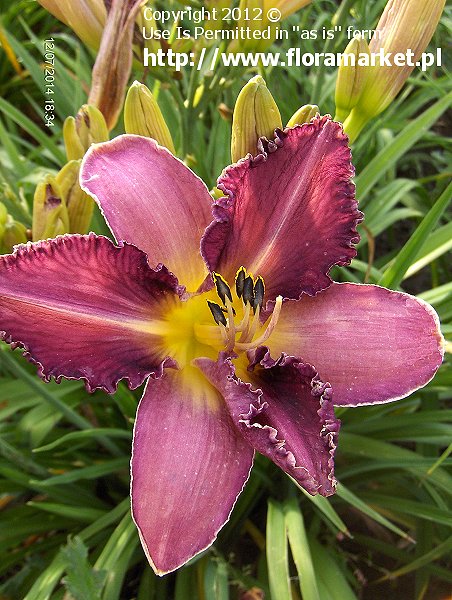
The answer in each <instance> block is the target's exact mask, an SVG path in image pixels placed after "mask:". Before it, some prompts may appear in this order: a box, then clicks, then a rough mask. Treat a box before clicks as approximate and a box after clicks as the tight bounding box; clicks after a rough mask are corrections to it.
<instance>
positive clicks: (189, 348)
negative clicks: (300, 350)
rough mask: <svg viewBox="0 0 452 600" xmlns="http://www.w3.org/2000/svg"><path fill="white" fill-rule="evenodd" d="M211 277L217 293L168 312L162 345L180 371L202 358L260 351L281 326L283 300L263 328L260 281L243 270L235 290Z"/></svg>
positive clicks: (262, 286) (279, 300) (188, 301)
mask: <svg viewBox="0 0 452 600" xmlns="http://www.w3.org/2000/svg"><path fill="white" fill-rule="evenodd" d="M212 277H213V281H214V284H215V288H214V289H212V290H211V291H209V292H206V293H204V294H200V295H198V296H193V297H191V298H189V299H188V300H187V301H186V302H180V301H178V302H177V304H176V305H174V304H172V306H171V307H170V308H169V310H167V311H165V313H166V314H165V317H166V318H165V322H164V323H161V325H162V331H161V333H162V338H163V339H162V342H163V345H164V347H165V350H166V352H167V353H169V354H170V355H171V356H172V357H173V358H174V359H175V360H176V361H177V363H178V365H179V367H181V368H182V367H184V366H186V365H187V364H188V363H189V362H190V361H191V360H192V359H194V358H197V357H200V356H206V357H209V358H212V359H213V360H216V358H217V356H218V352H220V351H226V352H227V353H228V354H230V355H232V354H237V355H238V354H241V353H242V352H246V351H247V350H252V349H254V348H257V347H258V346H260V345H262V344H264V343H265V342H266V341H267V340H268V338H269V337H270V335H271V333H272V332H273V330H274V328H275V326H276V324H277V322H278V318H279V315H280V312H281V307H282V297H281V296H278V297H277V299H276V302H275V306H274V309H273V312H272V314H271V317H270V318H269V319H267V322H266V323H264V324H262V319H261V312H262V306H263V302H264V293H265V285H264V280H263V279H262V277H257V278H255V279H254V278H253V276H252V275H251V274H248V273H247V272H246V270H245V268H244V267H240V269H239V270H238V271H237V275H236V277H235V286H234V289H231V287H230V286H229V285H228V283H227V282H226V281H225V279H223V277H222V276H221V275H220V274H218V273H213V274H212Z"/></svg>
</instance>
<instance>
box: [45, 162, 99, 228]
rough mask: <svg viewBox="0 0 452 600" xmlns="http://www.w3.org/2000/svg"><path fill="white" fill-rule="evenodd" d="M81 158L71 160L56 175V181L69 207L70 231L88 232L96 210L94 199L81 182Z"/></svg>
mask: <svg viewBox="0 0 452 600" xmlns="http://www.w3.org/2000/svg"><path fill="white" fill-rule="evenodd" d="M81 162H82V161H81V160H71V161H69V162H68V163H67V164H66V165H64V167H63V168H62V169H61V171H60V172H59V173H58V174H57V175H56V177H55V183H56V185H57V187H58V189H59V191H60V194H61V198H62V200H63V202H64V204H65V206H66V208H67V214H68V222H69V226H68V233H87V232H88V231H89V226H90V224H91V218H92V216H93V210H94V200H93V199H92V198H91V196H88V194H86V193H85V192H84V191H83V190H82V188H81V187H80V184H79V174H80V165H81Z"/></svg>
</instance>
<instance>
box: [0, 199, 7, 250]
mask: <svg viewBox="0 0 452 600" xmlns="http://www.w3.org/2000/svg"><path fill="white" fill-rule="evenodd" d="M7 220H8V210H7V208H6V206H5V205H4V204H3V202H0V241H1V239H2V238H3V234H4V233H5V226H6V222H7Z"/></svg>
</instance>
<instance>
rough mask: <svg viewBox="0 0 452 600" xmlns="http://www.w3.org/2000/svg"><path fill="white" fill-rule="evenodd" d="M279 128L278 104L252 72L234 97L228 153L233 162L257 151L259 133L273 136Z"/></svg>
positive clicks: (260, 78) (269, 136)
mask: <svg viewBox="0 0 452 600" xmlns="http://www.w3.org/2000/svg"><path fill="white" fill-rule="evenodd" d="M276 128H279V129H281V128H282V121H281V115H280V113H279V110H278V106H277V105H276V102H275V101H274V99H273V96H272V95H271V93H270V91H269V90H268V88H267V86H266V84H265V81H264V80H263V79H262V77H260V75H256V77H253V78H252V79H250V81H248V83H247V84H246V85H245V86H244V87H243V88H242V90H241V92H240V94H239V95H238V97H237V101H236V103H235V107H234V115H233V119H232V140H231V157H232V161H233V162H236V161H238V160H239V159H240V158H243V157H244V156H246V155H247V154H248V153H250V154H252V155H253V156H254V155H256V154H257V142H258V140H259V138H260V137H262V136H265V137H267V138H269V139H271V138H273V137H274V131H275V129H276Z"/></svg>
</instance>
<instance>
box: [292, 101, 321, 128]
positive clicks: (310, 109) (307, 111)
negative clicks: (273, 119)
mask: <svg viewBox="0 0 452 600" xmlns="http://www.w3.org/2000/svg"><path fill="white" fill-rule="evenodd" d="M319 112H320V111H319V107H318V106H317V104H305V105H304V106H301V107H300V108H299V109H298V110H297V111H296V112H295V113H294V114H293V115H292V116H291V117H290V119H289V121H288V123H287V127H294V126H295V125H303V123H309V121H310V120H311V119H312V118H313V117H315V116H316V114H318V113H319Z"/></svg>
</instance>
